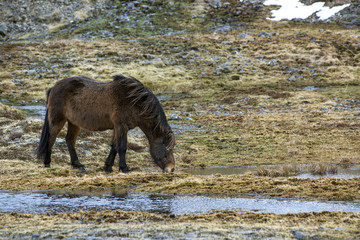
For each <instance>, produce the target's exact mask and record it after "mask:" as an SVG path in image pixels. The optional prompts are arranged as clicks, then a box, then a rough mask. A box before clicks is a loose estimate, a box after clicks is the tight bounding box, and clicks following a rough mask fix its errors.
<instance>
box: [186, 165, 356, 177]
mask: <svg viewBox="0 0 360 240" xmlns="http://www.w3.org/2000/svg"><path fill="white" fill-rule="evenodd" d="M279 166H280V167H281V166H282V165H278V166H244V167H208V168H192V169H183V170H182V171H184V172H187V173H189V174H192V175H212V174H222V175H232V174H244V173H246V172H253V173H255V174H256V171H257V168H258V167H264V168H270V169H271V168H275V167H279ZM304 166H305V165H303V166H300V167H302V168H305V167H304ZM294 177H298V178H320V177H332V178H355V177H360V166H359V165H355V166H352V167H349V168H343V167H338V168H337V173H326V174H324V175H316V174H313V173H311V172H301V173H299V174H298V175H294Z"/></svg>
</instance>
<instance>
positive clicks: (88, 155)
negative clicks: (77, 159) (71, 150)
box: [84, 150, 92, 157]
mask: <svg viewBox="0 0 360 240" xmlns="http://www.w3.org/2000/svg"><path fill="white" fill-rule="evenodd" d="M84 155H85V156H86V157H90V156H92V153H91V152H90V151H88V150H84Z"/></svg>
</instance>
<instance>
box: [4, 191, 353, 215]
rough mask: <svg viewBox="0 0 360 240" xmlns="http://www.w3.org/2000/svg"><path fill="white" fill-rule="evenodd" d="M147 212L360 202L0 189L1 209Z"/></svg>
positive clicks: (343, 207) (307, 208)
mask: <svg viewBox="0 0 360 240" xmlns="http://www.w3.org/2000/svg"><path fill="white" fill-rule="evenodd" d="M80 210H84V211H89V210H94V211H101V210H122V211H147V212H159V213H172V214H201V213H207V212H211V211H214V210H239V211H251V212H261V213H275V214H287V213H301V212H321V211H346V212H360V202H341V201H319V200H298V199H276V198H265V197H261V196H253V197H252V196H249V195H236V196H232V197H231V196H230V197H229V196H228V197H225V196H222V197H221V196H173V195H154V194H146V193H134V192H127V191H126V190H124V189H120V190H119V189H110V190H105V191H104V190H103V191H91V192H88V191H81V190H78V191H60V192H56V191H48V192H7V191H0V212H3V213H9V212H20V213H33V214H38V213H59V212H75V211H80Z"/></svg>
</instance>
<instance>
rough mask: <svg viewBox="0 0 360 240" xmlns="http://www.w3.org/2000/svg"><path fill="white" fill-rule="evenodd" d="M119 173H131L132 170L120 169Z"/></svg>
mask: <svg viewBox="0 0 360 240" xmlns="http://www.w3.org/2000/svg"><path fill="white" fill-rule="evenodd" d="M119 171H122V172H123V173H129V172H131V170H130V169H129V168H120V169H119Z"/></svg>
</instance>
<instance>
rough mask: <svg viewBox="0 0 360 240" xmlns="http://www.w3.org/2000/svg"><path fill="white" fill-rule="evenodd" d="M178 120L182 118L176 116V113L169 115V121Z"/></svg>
mask: <svg viewBox="0 0 360 240" xmlns="http://www.w3.org/2000/svg"><path fill="white" fill-rule="evenodd" d="M180 119H182V117H181V116H179V115H178V114H176V113H171V114H170V117H169V120H180Z"/></svg>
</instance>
